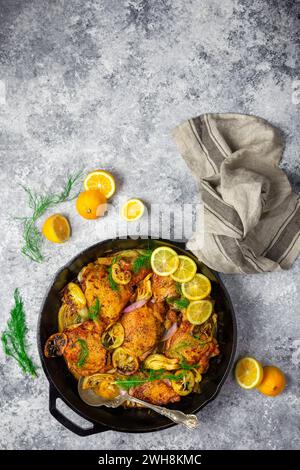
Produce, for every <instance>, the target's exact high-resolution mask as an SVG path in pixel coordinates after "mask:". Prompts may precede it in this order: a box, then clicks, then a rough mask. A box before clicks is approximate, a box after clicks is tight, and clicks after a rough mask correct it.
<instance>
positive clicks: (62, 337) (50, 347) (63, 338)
mask: <svg viewBox="0 0 300 470" xmlns="http://www.w3.org/2000/svg"><path fill="white" fill-rule="evenodd" d="M67 342H68V338H67V335H66V334H65V333H54V335H51V336H50V338H48V340H47V342H46V344H45V348H44V354H45V356H46V357H59V356H62V355H63V353H64V350H65V349H66V346H67Z"/></svg>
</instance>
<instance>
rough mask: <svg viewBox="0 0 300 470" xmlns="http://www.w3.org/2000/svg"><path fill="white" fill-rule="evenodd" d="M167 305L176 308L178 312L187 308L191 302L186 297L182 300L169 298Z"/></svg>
mask: <svg viewBox="0 0 300 470" xmlns="http://www.w3.org/2000/svg"><path fill="white" fill-rule="evenodd" d="M167 303H168V304H169V305H171V306H174V307H175V308H177V309H178V310H182V309H184V308H187V307H188V306H189V303H190V302H189V301H188V299H186V298H185V297H181V298H180V299H178V298H177V297H169V298H168V299H167Z"/></svg>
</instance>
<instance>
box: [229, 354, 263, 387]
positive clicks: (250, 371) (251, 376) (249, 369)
mask: <svg viewBox="0 0 300 470" xmlns="http://www.w3.org/2000/svg"><path fill="white" fill-rule="evenodd" d="M262 378H263V368H262V365H261V364H260V362H258V361H257V360H256V359H254V357H243V358H242V359H240V360H239V361H238V362H237V364H236V366H235V379H236V381H237V383H238V384H239V385H240V387H242V388H245V389H247V390H250V389H251V388H255V387H257V386H258V385H259V384H260V383H261V381H262Z"/></svg>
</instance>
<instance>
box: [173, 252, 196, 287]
mask: <svg viewBox="0 0 300 470" xmlns="http://www.w3.org/2000/svg"><path fill="white" fill-rule="evenodd" d="M178 258H179V265H178V268H177V269H176V271H175V273H173V274H171V277H172V279H174V281H177V282H189V281H191V280H192V279H193V277H194V276H195V274H196V271H197V265H196V263H195V261H193V260H192V259H191V258H189V257H188V256H182V255H180V256H178Z"/></svg>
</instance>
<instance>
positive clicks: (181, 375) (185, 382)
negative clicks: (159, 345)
mask: <svg viewBox="0 0 300 470" xmlns="http://www.w3.org/2000/svg"><path fill="white" fill-rule="evenodd" d="M175 377H178V380H172V387H173V389H174V391H175V392H176V393H178V395H180V396H182V397H184V396H186V395H189V393H191V392H192V391H193V388H194V385H195V377H194V374H193V372H192V371H191V370H184V369H180V370H178V371H177V372H175Z"/></svg>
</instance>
